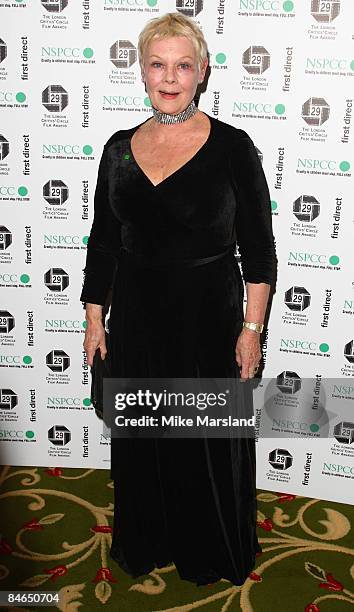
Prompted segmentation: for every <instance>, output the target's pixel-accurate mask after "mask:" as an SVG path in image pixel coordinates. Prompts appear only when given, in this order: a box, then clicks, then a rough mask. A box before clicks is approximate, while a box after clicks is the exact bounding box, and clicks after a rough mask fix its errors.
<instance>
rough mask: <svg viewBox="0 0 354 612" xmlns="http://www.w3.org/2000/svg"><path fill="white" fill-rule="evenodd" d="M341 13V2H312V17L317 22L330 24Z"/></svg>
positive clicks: (319, 0) (333, 0) (338, 0)
mask: <svg viewBox="0 0 354 612" xmlns="http://www.w3.org/2000/svg"><path fill="white" fill-rule="evenodd" d="M339 11H340V0H326V1H324V0H312V1H311V15H312V17H314V18H315V19H316V21H322V22H323V23H329V22H330V21H333V19H335V18H336V17H338V15H339Z"/></svg>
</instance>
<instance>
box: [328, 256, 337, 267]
mask: <svg viewBox="0 0 354 612" xmlns="http://www.w3.org/2000/svg"><path fill="white" fill-rule="evenodd" d="M339 262H340V259H339V257H338V255H331V256H330V258H329V263H330V264H331V265H332V266H336V265H337V264H339Z"/></svg>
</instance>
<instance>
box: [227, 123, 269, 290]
mask: <svg viewBox="0 0 354 612" xmlns="http://www.w3.org/2000/svg"><path fill="white" fill-rule="evenodd" d="M230 166H231V175H232V181H233V186H234V190H235V196H236V213H235V229H236V241H237V244H238V247H239V251H240V255H241V266H242V273H243V279H244V281H245V282H249V283H267V284H270V285H271V284H272V283H273V281H274V280H275V275H276V264H277V259H276V253H275V244H274V236H273V230H272V217H271V204H270V196H269V190H268V185H267V181H266V178H265V175H264V172H263V168H262V164H261V162H260V159H259V157H258V154H257V150H256V148H255V146H254V144H253V142H252V140H251V138H250V137H249V136H248V134H247V133H246V132H244V131H243V130H237V136H236V138H235V140H234V143H233V146H232V148H231V156H230Z"/></svg>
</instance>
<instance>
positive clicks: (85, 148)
mask: <svg viewBox="0 0 354 612" xmlns="http://www.w3.org/2000/svg"><path fill="white" fill-rule="evenodd" d="M82 152H83V153H84V154H85V155H92V153H93V148H92V147H91V145H84V146H83V147H82Z"/></svg>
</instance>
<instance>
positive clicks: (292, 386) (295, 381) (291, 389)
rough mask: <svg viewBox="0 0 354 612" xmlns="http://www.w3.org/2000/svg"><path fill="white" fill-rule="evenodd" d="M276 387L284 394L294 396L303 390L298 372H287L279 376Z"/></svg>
mask: <svg viewBox="0 0 354 612" xmlns="http://www.w3.org/2000/svg"><path fill="white" fill-rule="evenodd" d="M276 385H277V387H278V389H279V391H281V392H282V393H285V394H287V395H294V394H295V393H297V392H298V391H299V390H300V389H301V378H300V376H298V375H297V374H296V372H290V371H289V370H285V371H284V372H282V373H281V374H279V375H278V376H277V382H276Z"/></svg>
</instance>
